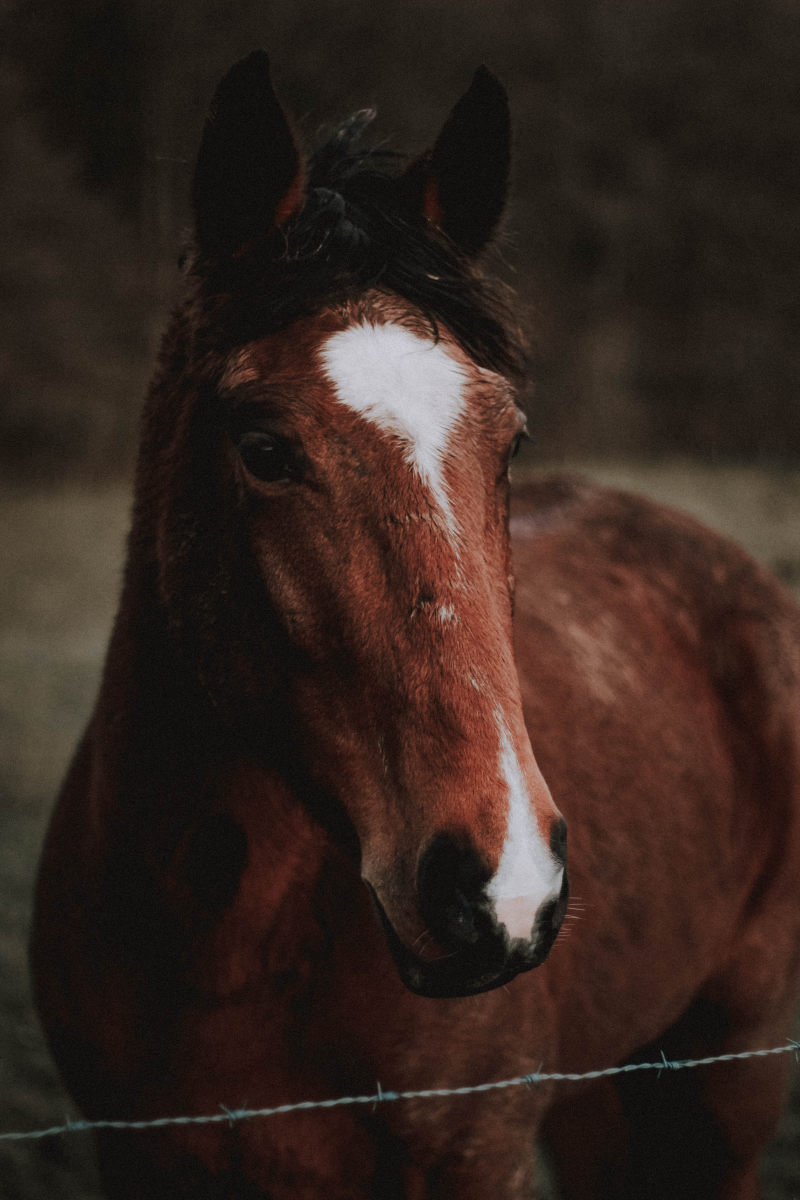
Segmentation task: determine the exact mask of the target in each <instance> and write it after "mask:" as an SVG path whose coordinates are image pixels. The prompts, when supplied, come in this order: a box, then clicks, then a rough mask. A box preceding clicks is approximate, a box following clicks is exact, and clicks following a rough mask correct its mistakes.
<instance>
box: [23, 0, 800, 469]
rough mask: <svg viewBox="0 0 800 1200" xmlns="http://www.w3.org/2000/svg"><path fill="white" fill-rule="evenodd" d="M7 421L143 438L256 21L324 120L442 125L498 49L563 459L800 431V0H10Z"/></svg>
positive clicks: (33, 444)
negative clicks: (143, 420)
mask: <svg viewBox="0 0 800 1200" xmlns="http://www.w3.org/2000/svg"><path fill="white" fill-rule="evenodd" d="M3 7H4V8H5V17H4V21H3V29H2V38H1V39H0V41H2V44H3V46H4V51H3V54H4V60H5V61H4V63H3V67H4V69H3V81H2V91H3V96H2V100H3V111H4V118H5V119H4V121H3V125H2V131H1V132H0V160H1V161H2V167H3V179H4V184H5V186H4V187H3V190H2V197H1V198H0V249H1V251H2V275H0V287H2V292H3V297H4V299H5V301H6V304H5V308H6V314H7V315H6V320H5V322H4V327H3V331H2V346H1V348H0V370H2V393H0V394H2V397H3V409H2V427H1V428H2V446H3V451H2V453H3V460H4V465H5V466H6V469H7V470H8V471H13V472H14V473H26V474H28V475H31V474H35V475H37V476H38V477H46V478H52V477H53V476H55V475H62V474H63V473H66V472H89V473H91V474H93V475H104V474H108V473H113V472H115V471H117V470H118V469H119V468H120V467H125V466H127V465H128V463H129V462H130V457H131V452H132V446H133V442H134V437H133V431H134V429H135V422H136V415H137V409H138V404H139V398H140V394H141V390H142V386H143V383H144V380H145V378H146V376H147V372H148V369H149V364H150V360H151V357H152V350H153V344H154V340H155V334H156V332H157V330H158V329H159V327H160V326H161V323H162V319H163V314H164V310H165V307H166V306H167V305H168V303H169V301H170V299H171V297H172V294H173V285H174V274H175V273H174V263H175V258H176V247H177V245H178V243H179V241H180V237H181V234H182V232H183V230H184V229H185V226H186V222H187V217H188V212H187V204H186V198H187V194H188V183H189V179H190V174H191V167H192V161H193V155H194V152H195V149H196V145H197V141H198V136H199V131H200V128H201V124H202V119H203V114H204V110H205V106H206V104H207V102H208V98H209V97H210V95H211V92H212V91H213V88H214V86H215V84H216V82H217V80H218V78H219V77H220V75H221V74H222V73H223V72H224V71H225V70H226V69H227V67H228V66H229V65H230V63H231V62H233V61H234V60H235V59H236V58H238V57H240V56H241V55H243V54H245V53H247V52H248V51H249V50H250V49H252V48H253V47H255V46H262V45H263V46H264V47H265V48H267V49H268V51H269V52H270V54H271V56H272V60H273V64H274V74H275V80H276V85H277V88H278V90H279V92H280V94H281V96H282V98H283V99H284V101H285V103H286V105H287V107H288V108H289V109H290V110H291V112H292V113H293V114H295V116H296V118H297V120H298V124H299V125H300V128H301V129H302V130H303V131H305V132H306V133H307V134H308V135H310V136H311V137H312V138H313V136H314V135H315V134H316V132H317V130H318V129H319V127H320V125H321V124H322V123H324V122H329V121H332V120H335V119H337V118H340V117H342V116H344V115H347V114H348V113H349V112H350V111H352V110H353V109H355V108H360V107H364V106H366V105H368V104H374V105H376V106H377V108H378V112H379V124H378V125H377V127H376V129H377V132H378V134H379V136H381V137H387V138H389V139H390V140H391V143H392V144H393V145H394V146H395V147H397V148H399V149H405V148H407V149H409V150H411V151H416V150H418V149H419V148H421V147H423V146H425V145H426V144H428V143H429V142H430V141H431V139H432V138H433V137H434V136H435V134H436V132H437V131H438V128H439V125H440V123H441V122H442V121H443V119H444V117H445V116H446V114H447V112H448V111H449V109H450V107H451V106H452V104H453V103H454V101H455V100H456V99H457V97H458V96H459V95H460V94H461V92H462V91H463V90H464V89H465V88H466V86H467V85H468V83H469V80H470V77H471V74H472V71H473V69H474V68H475V66H477V65H478V64H480V63H482V62H485V63H486V64H487V65H488V66H489V67H490V68H491V69H492V70H493V71H495V73H496V74H498V75H499V76H500V77H501V79H502V80H503V81H504V82H505V84H506V86H507V88H508V91H509V95H510V99H511V104H512V109H513V113H514V121H515V131H516V153H515V176H514V189H513V197H512V205H511V209H510V212H509V220H508V223H507V235H506V239H505V244H504V252H505V257H506V258H507V260H508V263H509V264H510V266H509V273H510V274H511V275H512V277H513V279H514V281H515V283H516V286H517V288H518V291H519V295H520V300H521V303H522V306H523V308H524V309H525V310H527V312H528V313H529V315H530V320H529V322H528V324H529V328H530V333H531V337H532V339H533V341H534V346H535V350H536V370H535V374H536V378H537V392H536V397H537V398H536V405H535V412H534V418H535V420H534V429H535V432H536V436H537V440H538V443H539V447H540V451H541V452H542V453H544V454H546V455H547V456H548V457H550V458H554V457H559V456H570V457H574V456H575V455H578V456H581V455H585V454H587V453H591V454H592V455H593V456H597V455H602V456H609V455H614V456H619V455H624V456H631V455H634V456H637V457H639V458H641V457H648V458H653V457H656V456H661V457H663V456H665V455H674V454H682V455H683V454H688V455H691V456H693V457H696V458H698V459H699V460H701V461H704V462H716V461H726V460H728V461H729V460H737V461H740V462H748V463H753V462H765V461H768V462H777V463H782V464H785V463H787V462H795V461H796V460H797V458H798V455H800V422H798V420H797V396H798V385H799V384H800V338H798V336H797V334H798V316H800V287H798V283H800V253H799V252H798V250H799V249H800V247H799V246H798V229H800V152H799V151H798V147H800V95H799V90H800V16H799V15H798V9H797V5H796V3H795V2H794V0H707V2H705V3H703V4H698V3H696V0H592V2H588V0H558V2H556V0H494V2H493V3H492V4H491V5H487V4H486V3H485V2H483V0H458V2H456V0H404V3H402V4H398V3H389V2H387V0H341V2H339V3H335V4H332V3H328V4H326V3H324V0H323V2H320V0H270V2H265V0H237V2H236V3H228V2H225V0H194V2H193V3H192V4H191V5H190V4H188V3H185V2H184V3H177V4H170V5H161V4H156V3H153V2H152V0H67V2H64V0H28V3H17V4H14V3H11V2H10V0H4V5H3Z"/></svg>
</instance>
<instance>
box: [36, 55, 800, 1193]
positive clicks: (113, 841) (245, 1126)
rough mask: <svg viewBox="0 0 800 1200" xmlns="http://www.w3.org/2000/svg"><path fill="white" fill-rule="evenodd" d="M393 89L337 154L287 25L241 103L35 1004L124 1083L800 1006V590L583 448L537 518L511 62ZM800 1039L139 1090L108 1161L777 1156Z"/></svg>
mask: <svg viewBox="0 0 800 1200" xmlns="http://www.w3.org/2000/svg"><path fill="white" fill-rule="evenodd" d="M364 123H365V116H364V115H363V114H360V115H357V116H356V117H355V118H352V119H351V120H350V121H349V122H346V123H345V124H344V125H343V126H341V127H340V128H339V129H338V131H337V132H336V133H335V135H334V136H333V137H332V139H331V140H330V141H329V142H328V143H327V144H325V145H324V146H322V148H321V149H320V150H319V151H318V152H317V153H316V155H315V156H314V157H313V158H312V159H311V161H310V163H309V164H308V165H307V166H306V165H304V163H303V161H302V159H301V156H300V154H299V152H298V150H297V148H296V143H295V140H294V137H293V135H292V133H291V131H290V128H289V125H288V124H287V121H286V118H285V116H284V114H283V112H282V110H281V108H280V106H279V104H278V102H277V100H276V99H275V96H274V93H273V91H272V88H271V85H270V82H269V75H268V70H267V62H266V58H265V56H264V55H262V54H255V55H252V56H251V57H250V58H248V59H246V60H245V61H244V62H242V63H240V64H238V65H237V66H236V67H234V68H233V70H232V71H231V72H230V73H229V75H228V76H227V77H226V78H225V80H224V81H223V82H222V84H221V85H220V88H219V90H218V93H217V96H216V98H215V102H214V107H213V109H212V113H211V116H210V118H209V120H208V122H207V125H206V128H205V133H204V138H203V143H202V147H201V150H200V155H199V160H198V164H197V169H196V174H195V182H194V210H195V241H194V245H193V248H192V252H191V255H190V257H189V262H188V266H187V268H186V285H185V286H186V291H185V296H184V299H183V301H182V302H181V304H180V305H179V307H178V308H177V310H176V313H175V316H174V319H173V321H172V324H171V326H170V329H169V331H168V333H167V335H166V339H165V342H164V346H163V351H162V354H161V359H160V366H159V369H158V373H157V375H156V378H155V382H154V384H153V386H152V390H151V392H150V396H149V399H148V402H147V405H146V409H145V413H144V425H143V435H142V444H141V454H140V459H139V467H138V475H137V483H136V504H135V512H134V518H133V529H132V532H131V536H130V544H129V557H128V566H127V572H126V576H125V583H124V591H123V596H122V601H121V605H120V610H119V615H118V618H117V622H116V626H115V629H114V633H113V637H112V641H111V646H110V649H109V653H108V660H107V664H106V669H105V676H104V680H103V684H102V690H101V693H100V698H99V701H98V704H97V708H96V710H95V713H94V716H93V718H92V721H91V723H90V725H89V728H88V730H87V732H86V735H85V737H84V740H83V742H82V744H81V746H80V748H79V750H78V752H77V756H76V758H75V761H74V764H73V766H72V769H71V771H70V774H69V776H68V779H67V781H66V784H65V787H64V790H63V793H62V795H61V799H60V802H59V804H58V807H57V809H56V812H55V815H54V817H53V821H52V826H51V829H50V833H49V837H48V840H47V845H46V848H45V851H44V856H43V860H42V868H41V877H40V881H39V889H38V898H37V908H36V918H35V928H34V936H33V968H34V974H35V981H36V990H37V995H38V1004H39V1007H40V1011H41V1014H42V1018H43V1021H44V1024H45V1026H46V1028H47V1031H48V1033H49V1037H50V1040H51V1044H52V1047H53V1052H54V1054H55V1057H56V1059H57V1061H58V1063H59V1066H60V1068H61V1070H62V1072H63V1075H64V1078H65V1080H66V1082H67V1085H68V1087H69V1088H70V1090H71V1091H72V1093H73V1094H74V1096H75V1097H76V1099H77V1101H78V1103H79V1104H80V1105H81V1107H82V1108H83V1110H84V1111H85V1112H86V1114H87V1115H88V1116H90V1117H96V1118H117V1119H133V1118H138V1119H148V1118H155V1117H162V1116H170V1115H178V1114H202V1113H209V1112H212V1113H213V1112H218V1111H219V1109H220V1106H221V1105H223V1104H225V1105H228V1106H229V1107H230V1106H242V1105H269V1104H280V1103H283V1102H290V1101H300V1100H306V1099H309V1098H312V1099H323V1098H325V1097H335V1096H337V1095H341V1094H348V1093H350V1094H352V1093H353V1092H367V1093H369V1092H373V1091H374V1090H375V1086H376V1081H377V1080H379V1081H381V1083H382V1084H383V1086H384V1087H385V1088H389V1087H391V1088H393V1089H412V1088H424V1087H430V1086H437V1085H450V1086H459V1085H472V1084H478V1083H481V1082H484V1081H485V1080H490V1079H498V1078H503V1077H504V1076H508V1075H518V1074H521V1073H528V1072H534V1071H536V1070H537V1069H538V1068H539V1067H540V1066H542V1065H543V1069H544V1070H545V1071H548V1070H549V1071H553V1070H564V1071H587V1070H591V1069H596V1068H600V1067H605V1066H609V1065H611V1064H613V1063H624V1062H629V1061H635V1060H636V1059H637V1058H641V1056H642V1055H651V1054H657V1053H658V1052H660V1051H663V1052H664V1053H666V1054H667V1055H668V1056H669V1057H670V1058H674V1057H676V1056H700V1055H713V1054H719V1053H726V1052H736V1051H741V1050H746V1049H749V1048H754V1047H763V1046H770V1045H774V1044H775V1042H776V1039H778V1040H779V1041H780V1040H781V1039H782V1038H783V1037H784V1036H785V1034H786V1032H787V1029H788V1026H789V1022H790V1019H791V1015H792V1011H793V1006H794V1004H795V1000H796V996H797V983H798V968H799V967H800V903H799V901H800V795H799V794H798V782H799V781H800V764H799V763H798V731H799V726H798V722H799V721H800V707H799V706H798V674H800V616H799V614H798V610H797V608H796V607H795V605H794V603H793V602H792V600H791V599H790V598H789V597H788V596H787V595H786V594H785V593H784V592H783V591H782V589H781V587H780V586H779V585H778V584H777V583H776V581H775V580H773V579H772V578H771V577H770V576H769V575H768V574H767V573H766V572H764V571H763V570H762V569H761V568H759V567H758V566H757V565H756V564H755V563H753V562H752V561H750V560H749V559H748V558H747V557H746V556H745V555H744V554H742V553H741V552H740V551H739V550H738V549H736V548H735V547H734V546H732V545H729V544H728V543H726V542H724V541H721V540H720V539H719V538H717V537H715V536H714V535H713V534H711V533H709V532H707V531H706V530H704V529H702V528H700V527H699V526H697V525H696V524H694V523H693V522H692V521H690V520H689V519H687V518H685V517H683V516H680V515H678V514H676V513H673V512H668V511H664V510H663V509H659V508H657V507H655V506H653V505H651V504H648V503H646V502H644V501H641V500H637V499H634V498H632V497H630V496H625V495H619V494H615V493H610V492H605V491H602V490H599V489H596V488H594V487H589V486H584V485H582V484H579V483H571V482H569V481H564V480H557V479H554V480H546V481H544V482H541V483H538V484H535V485H532V486H528V487H526V488H523V489H521V490H520V491H519V492H518V493H517V494H516V495H515V497H514V501H513V508H512V512H511V516H510V533H509V484H508V463H509V458H510V457H511V455H513V453H514V450H515V448H516V446H517V444H518V442H519V438H520V436H521V434H522V433H523V430H524V421H523V418H522V415H521V414H520V411H519V409H518V407H517V405H516V403H515V400H514V383H515V381H516V380H517V378H518V372H519V365H520V352H519V346H518V344H517V341H516V340H515V337H514V334H513V331H512V326H511V323H510V322H509V320H508V317H507V314H506V312H505V309H504V304H503V302H502V298H501V297H500V295H499V293H498V290H497V289H496V288H494V287H492V286H491V285H490V283H489V282H487V280H486V279H485V278H484V276H483V275H482V273H481V271H480V269H479V267H478V266H477V265H476V263H477V257H478V255H479V252H480V250H481V249H482V248H483V247H484V245H485V244H486V243H487V242H488V240H489V239H490V236H491V234H492V232H493V230H494V228H495V226H496V224H497V222H498V219H499V217H500V215H501V211H502V207H503V202H504V196H505V191H506V180H507V172H508V157H509V155H508V147H509V132H508V112H507V104H506V99H505V95H504V93H503V90H502V88H501V87H500V86H499V84H498V83H497V82H496V80H494V79H493V77H492V76H491V75H490V74H489V73H488V72H487V71H485V70H481V71H479V72H478V73H477V74H476V76H475V78H474V80H473V83H472V86H471V87H470V89H469V91H468V92H467V93H466V95H465V96H464V97H463V98H462V99H461V101H460V102H459V103H458V104H457V106H456V107H455V109H454V110H453V112H452V114H451V115H450V117H449V119H448V120H447V122H446V124H445V125H444V128H443V130H442V132H441V134H440V135H439V137H438V139H437V141H436V143H435V145H434V147H433V149H432V150H431V151H430V152H428V153H426V154H424V155H422V156H421V157H419V158H418V159H416V160H415V161H413V162H412V163H410V164H409V165H407V166H404V165H403V164H401V163H400V162H399V161H398V160H397V159H395V158H392V157H390V156H388V155H386V153H385V152H377V151H375V150H372V151H369V150H359V149H358V148H357V140H356V139H357V137H358V136H359V135H360V134H361V132H362V128H363V125H364ZM510 535H513V542H514V559H515V567H516V574H517V587H516V618H515V629H514V639H515V640H514V644H513V645H512V591H513V584H512V574H511V556H510ZM534 756H535V757H534ZM556 805H558V807H556ZM562 813H563V817H562V815H561V814H562ZM565 821H566V824H568V826H569V839H570V854H569V859H570V874H571V879H572V884H573V888H574V889H576V890H577V893H578V894H579V895H580V897H581V900H582V902H583V906H584V908H585V911H584V913H583V916H582V919H581V920H578V921H576V922H574V923H573V922H570V921H569V917H570V916H571V915H576V916H577V915H578V914H577V913H573V912H572V911H568V900H567V896H568V890H567V870H566V825H565ZM567 931H568V936H564V935H565V934H566V932H567ZM531 968H537V969H536V970H531ZM501 985H504V986H501ZM785 1065H786V1059H785V1056H782V1057H772V1058H753V1059H748V1060H746V1061H738V1062H733V1063H730V1062H729V1063H720V1064H717V1065H714V1066H713V1067H707V1068H704V1069H695V1070H691V1071H689V1070H684V1071H681V1072H672V1073H669V1074H668V1075H667V1076H666V1077H665V1078H662V1079H656V1078H655V1076H654V1075H643V1074H642V1075H633V1074H630V1075H624V1076H621V1077H618V1080H620V1079H621V1081H622V1082H619V1081H617V1082H611V1081H608V1080H603V1081H599V1082H595V1083H593V1084H588V1085H586V1086H584V1087H583V1088H581V1087H579V1086H576V1085H573V1084H564V1085H561V1086H559V1087H554V1086H553V1085H552V1084H551V1083H549V1084H548V1083H543V1084H542V1085H541V1086H537V1087H534V1088H533V1089H531V1090H526V1089H524V1088H522V1089H513V1090H512V1089H509V1090H507V1091H502V1092H497V1093H494V1094H493V1095H491V1096H488V1097H481V1096H478V1097H474V1096H469V1097H459V1098H456V1099H434V1100H427V1101H422V1100H420V1101H413V1102H399V1103H395V1104H393V1105H383V1106H380V1105H379V1106H377V1107H376V1108H374V1109H373V1108H370V1107H369V1106H365V1107H361V1108H338V1109H334V1110H331V1111H327V1112H325V1111H323V1112H319V1111H313V1112H299V1113H291V1114H286V1115H281V1116H278V1117H273V1118H270V1119H268V1120H260V1121H259V1120H254V1121H249V1122H231V1123H230V1125H228V1124H217V1125H211V1126H194V1127H193V1126H174V1127H170V1128H164V1129H158V1130H149V1131H144V1132H142V1131H136V1132H130V1131H124V1132H118V1131H105V1132H104V1133H103V1134H102V1135H101V1137H100V1139H99V1155H100V1163H101V1170H102V1174H103V1178H104V1182H105V1186H106V1187H107V1190H108V1194H109V1195H110V1196H112V1197H117V1198H122V1197H128V1198H136V1200H155V1198H159V1197H160V1198H162V1200H176V1198H178V1197H192V1200H212V1198H213V1200H249V1198H253V1197H262V1198H263V1197H272V1198H273V1200H289V1198H292V1200H311V1198H312V1197H313V1198H314V1200H317V1198H319V1197H325V1198H326V1200H344V1198H346V1197H347V1198H358V1197H361V1198H364V1197H377V1198H380V1200H384V1198H386V1200H389V1198H392V1197H394V1198H400V1197H406V1198H408V1200H422V1198H423V1197H438V1198H443V1197H458V1198H459V1200H469V1198H471V1197H474V1198H476V1200H477V1198H480V1200H485V1198H486V1197H497V1198H498V1200H499V1198H500V1197H503V1198H512V1197H522V1196H527V1195H530V1194H531V1188H532V1172H533V1163H534V1146H535V1143H536V1141H537V1138H538V1137H541V1138H542V1139H544V1140H545V1141H547V1142H548V1143H549V1146H550V1150H551V1154H552V1159H553V1162H554V1164H555V1166H556V1168H557V1170H558V1171H559V1173H560V1179H561V1187H562V1190H563V1194H564V1195H565V1196H569V1197H572V1198H581V1197H602V1196H626V1197H648V1198H650V1197H669V1198H670V1200H675V1198H676V1197H690V1196H691V1197H702V1200H709V1198H710V1197H726V1198H728V1200H733V1198H734V1197H735V1198H737V1200H745V1198H752V1197H754V1196H756V1194H757V1185H756V1164H757V1158H758V1155H759V1152H760V1150H761V1148H762V1147H763V1145H764V1143H765V1142H766V1141H767V1139H768V1138H769V1137H770V1134H771V1132H772V1131H773V1129H774V1127H775V1124H776V1121H777V1119H778V1115H779V1112H780V1109H781V1104H782V1098H783V1092H784V1083H785V1080H784V1073H785Z"/></svg>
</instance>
